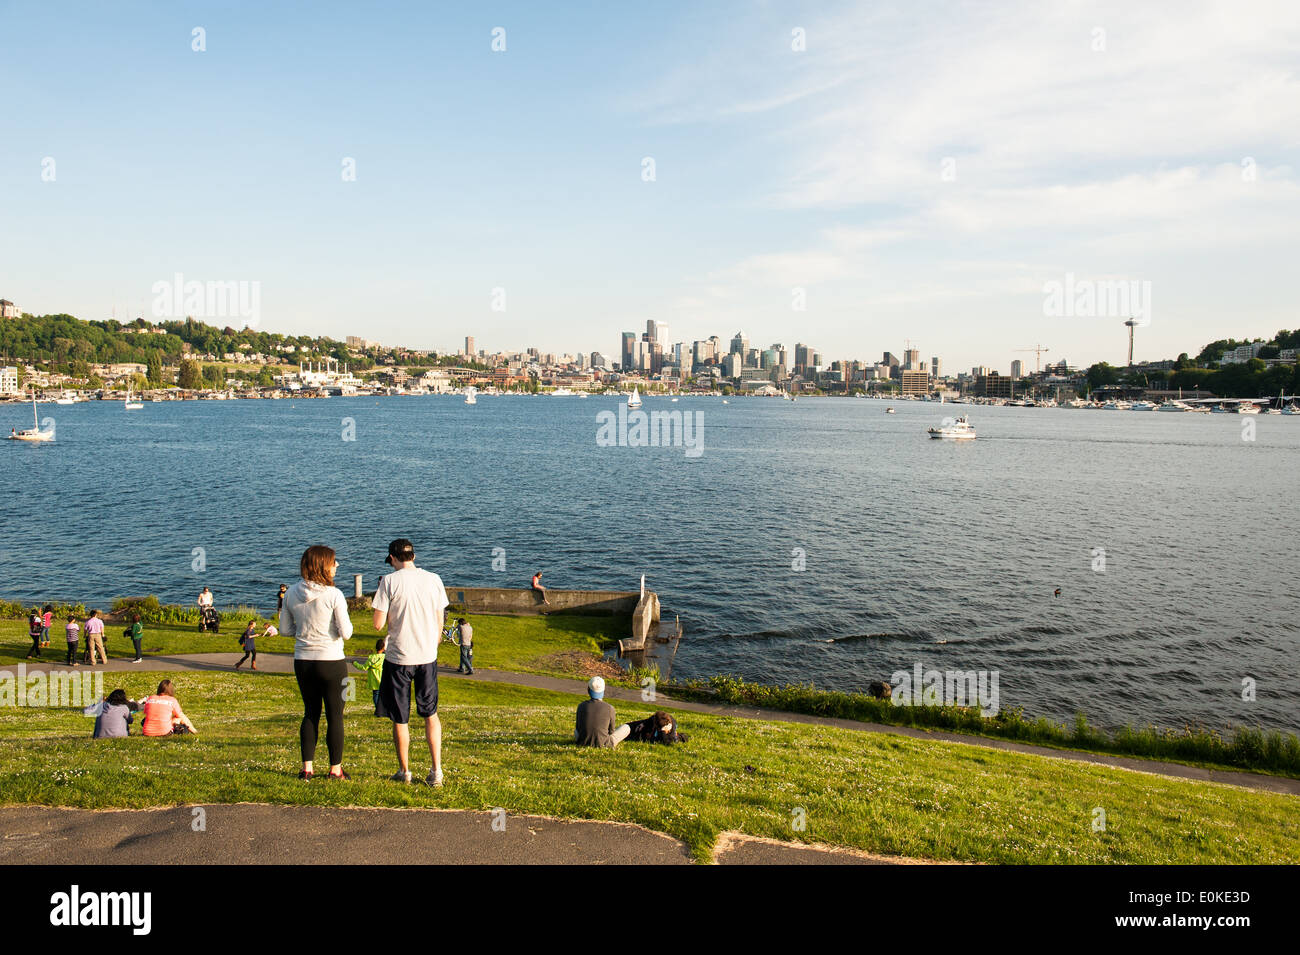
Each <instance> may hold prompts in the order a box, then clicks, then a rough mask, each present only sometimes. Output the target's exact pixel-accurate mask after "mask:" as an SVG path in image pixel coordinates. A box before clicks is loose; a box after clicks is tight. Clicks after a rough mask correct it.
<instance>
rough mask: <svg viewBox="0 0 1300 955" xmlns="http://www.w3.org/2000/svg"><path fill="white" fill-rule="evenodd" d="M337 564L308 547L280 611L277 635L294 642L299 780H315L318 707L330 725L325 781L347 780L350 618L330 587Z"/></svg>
mask: <svg viewBox="0 0 1300 955" xmlns="http://www.w3.org/2000/svg"><path fill="white" fill-rule="evenodd" d="M338 567H339V562H338V561H337V560H336V559H335V555H334V551H333V550H332V549H331V548H329V547H323V546H320V545H317V546H315V547H308V548H307V550H306V551H305V552H304V553H303V555H302V561H301V563H300V564H299V571H300V572H301V574H302V580H300V581H298V582H297V583H296V584H294V585H293V586H292V587H291V588H289V593H287V594H286V595H285V598H284V606H283V607H281V608H280V632H281V633H283V634H284V635H285V636H288V637H295V638H296V639H295V641H294V645H293V672H294V675H295V676H297V677H298V689H299V690H300V691H301V692H302V708H303V717H302V726H301V727H300V728H299V730H298V740H299V743H300V744H301V746H302V772H300V773H299V774H298V778H299V779H311V778H312V776H313V775H314V773H313V770H312V760H313V758H314V757H315V755H316V740H317V737H318V736H319V735H320V713H321V707H322V706H324V708H325V720H326V723H327V724H328V726H327V728H326V732H325V745H326V746H327V747H328V748H329V754H330V772H329V777H328V778H329V779H351V778H352V777H350V776H349V775H348V774H347V773H345V772H344V771H343V765H342V763H343V681H344V680H346V679H347V675H348V665H347V662H346V661H345V660H344V658H343V656H344V655H343V641H344V640H346V639H348V638H349V637H350V636H352V618H351V617H349V616H348V602H347V598H345V597H344V596H343V591H341V590H339V589H338V588H337V587H335V586H334V572H335V571H336V570H338Z"/></svg>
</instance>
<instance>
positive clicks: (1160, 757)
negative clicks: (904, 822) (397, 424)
mask: <svg viewBox="0 0 1300 955" xmlns="http://www.w3.org/2000/svg"><path fill="white" fill-rule="evenodd" d="M453 589H454V588H453ZM126 599H131V600H139V599H142V598H119V599H118V600H117V601H114V603H118V604H120V603H121V601H123V600H126ZM15 606H19V604H18V603H17V602H15V601H3V600H0V619H8V620H11V621H14V622H15V623H18V624H22V621H23V619H24V618H25V616H26V613H27V611H24V612H23V614H22V615H20V616H14V615H12V613H11V611H12V608H13V607H15ZM60 606H61V607H62V608H63V609H62V610H61V611H60V609H59V607H56V608H55V612H56V613H60V612H62V613H66V612H67V611H68V610H69V609H74V608H75V607H76V605H72V606H71V607H69V605H60ZM452 606H455V604H452ZM84 609H86V608H84V605H82V610H83V614H82V615H83V616H84ZM158 609H159V610H161V611H165V612H167V613H168V614H170V615H174V617H175V618H179V619H172V620H169V621H165V622H154V623H152V624H151V623H149V622H147V621H146V622H145V627H146V630H145V635H146V640H147V639H148V638H149V631H150V629H151V628H153V629H154V630H155V632H157V628H159V627H161V628H164V632H167V631H172V632H176V631H182V630H184V631H188V630H189V629H190V628H191V627H193V626H194V625H195V624H196V623H197V614H198V611H197V608H186V607H181V606H178V605H166V604H160V605H159V607H158ZM253 609H254V608H228V609H226V610H220V611H219V613H221V614H222V622H223V623H226V622H227V621H228V620H229V619H230V618H237V619H239V620H241V621H242V620H243V618H244V617H246V616H247V615H248V613H249V612H252V611H253ZM151 611H152V608H151ZM123 612H124V611H122V610H110V611H108V612H107V613H106V614H105V616H104V620H105V624H106V626H110V627H112V626H115V625H117V626H120V625H121V623H122V622H123V621H122V616H121V615H122V613H123ZM355 612H358V611H357V610H356V609H355V608H354V613H355ZM458 612H465V614H466V616H478V617H489V618H490V617H496V616H500V615H498V614H494V613H490V612H479V613H476V614H471V613H469V612H468V611H458ZM562 615H563V613H561V614H549V615H546V616H545V617H543V616H540V615H538V616H536V617H535V618H533V619H538V620H541V619H548V618H550V619H553V618H554V617H556V616H562ZM190 616H192V617H193V621H190V620H189V619H188V618H189V617H190ZM573 616H581V615H580V614H574V615H573ZM259 619H260V620H268V619H269V620H273V621H275V618H273V617H267V616H261V615H260V612H259ZM503 619H505V618H503ZM524 619H529V618H524ZM58 636H59V635H57V634H52V637H58ZM24 639H26V638H25V636H24ZM283 639H290V638H283ZM51 644H52V645H51V647H50V648H48V651H49V652H50V653H56V652H57V650H56V647H57V646H60V645H61V641H59V640H57V639H53V640H52V641H51ZM83 646H84V642H83ZM17 649H18V651H19V652H21V649H22V648H21V647H18V648H17ZM114 649H117V648H116V646H115V647H114ZM160 649H161V648H159V649H155V650H152V651H151V650H149V649H148V648H146V651H145V659H146V660H148V659H156V658H157V657H158V656H159V655H160ZM608 649H609V647H608V646H606V647H603V648H601V650H600V651H599V652H596V651H592V653H593V657H594V660H595V662H597V663H599V662H601V661H608V659H609V658H608V656H607V652H608ZM79 652H80V651H79ZM263 652H264V653H265V654H266V655H268V656H275V655H277V651H272V650H269V649H268V650H265V651H263ZM162 655H163V656H165V657H176V656H180V655H184V654H183V653H177V652H176V651H175V650H172V651H167V652H165V653H163V654H162ZM352 656H356V655H355V654H350V655H349V658H351V657H352ZM16 662H19V661H16ZM40 662H41V663H43V664H49V665H51V668H52V669H54V668H57V669H58V670H63V669H67V670H72V669H73V668H72V667H69V666H68V665H67V664H66V663H61V662H59V661H58V660H57V659H55V658H54V657H53V656H51V657H49V658H45V659H42V660H41V661H40ZM11 665H12V664H4V665H3V666H0V670H2V669H4V668H6V667H9V666H11ZM614 665H616V666H619V667H620V668H621V669H623V671H624V675H625V676H626V677H627V678H629V679H630V680H632V681H634V682H635V681H638V680H639V679H640V678H641V677H643V676H644V675H645V674H646V673H647V672H650V671H646V670H637V669H636V668H634V667H632V666H631V665H628V666H624V663H623V661H621V660H620V661H618V662H617V663H615V664H614ZM481 666H482V667H483V669H485V670H492V669H494V668H491V667H488V666H486V665H482V664H481ZM78 669H79V667H78ZM495 669H501V668H499V667H498V668H495ZM92 671H93V668H92ZM657 682H658V681H657ZM629 685H632V684H629ZM660 686H661V688H662V689H663V691H664V692H666V693H671V694H672V695H673V698H674V699H676V700H680V701H683V702H692V703H702V704H713V705H721V706H730V707H733V708H752V709H759V710H771V711H775V712H784V713H790V714H799V715H803V716H808V717H813V718H831V719H840V720H847V721H850V722H857V723H869V724H878V725H881V726H894V727H899V728H901V729H903V730H910V731H915V732H920V733H925V734H932V733H955V734H960V735H963V736H969V737H976V738H980V739H985V740H990V741H1006V742H1010V743H1019V744H1026V745H1035V746H1045V747H1047V748H1054V749H1058V750H1063V751H1070V752H1079V753H1093V754H1097V755H1101V756H1111V757H1121V758H1124V757H1126V758H1135V759H1152V760H1157V761H1171V762H1179V763H1185V764H1187V765H1194V766H1201V767H1204V768H1212V769H1220V770H1223V771H1229V772H1241V771H1245V772H1254V773H1260V774H1265V775H1276V776H1280V777H1288V778H1300V736H1297V735H1296V734H1295V733H1293V732H1291V731H1290V730H1284V729H1264V728H1262V727H1259V726H1254V727H1252V726H1247V725H1236V726H1227V727H1223V728H1222V730H1215V729H1208V728H1206V727H1205V726H1195V727H1193V726H1190V725H1188V726H1184V727H1183V729H1182V730H1181V731H1179V730H1174V729H1172V728H1167V727H1158V726H1155V725H1154V724H1148V725H1146V726H1145V727H1139V728H1134V727H1133V726H1130V725H1127V724H1126V725H1121V726H1116V727H1103V726H1100V725H1093V724H1091V723H1090V722H1089V721H1088V720H1087V718H1086V717H1085V716H1084V714H1083V713H1081V712H1080V713H1078V714H1077V715H1076V718H1075V721H1074V725H1073V727H1071V726H1070V724H1068V723H1059V722H1057V721H1056V720H1053V719H1051V718H1049V717H1043V716H1038V717H1033V716H1026V715H1025V713H1024V711H1023V708H1009V709H1005V710H998V711H996V712H995V713H994V714H992V715H984V714H983V713H981V711H980V708H979V706H978V704H976V705H970V706H959V705H957V704H956V703H947V702H940V703H937V704H936V703H931V702H922V701H921V699H922V698H921V697H919V696H918V700H917V701H915V702H903V703H901V704H900V703H898V702H897V701H896V700H894V699H892V698H891V697H890V696H888V695H883V696H882V695H879V693H874V694H873V693H862V692H859V691H844V690H828V689H819V688H817V687H815V686H812V685H804V684H789V683H787V684H784V685H781V684H768V683H750V682H747V681H745V680H743V679H739V678H737V677H735V676H732V675H728V674H720V675H715V676H712V677H703V678H688V679H685V680H670V681H663V682H662V683H660ZM1229 734H1230V735H1229Z"/></svg>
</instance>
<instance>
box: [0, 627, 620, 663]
mask: <svg viewBox="0 0 1300 955" xmlns="http://www.w3.org/2000/svg"><path fill="white" fill-rule="evenodd" d="M463 616H464V617H465V619H466V620H468V621H469V622H470V625H471V626H473V628H474V666H475V667H476V668H477V667H488V668H490V669H498V670H517V671H519V672H523V673H541V674H545V675H547V676H579V675H582V673H583V672H584V669H585V667H587V666H589V665H590V662H591V661H594V660H598V659H599V658H600V656H601V652H602V649H603V648H604V647H607V646H609V645H611V644H612V643H614V642H615V641H617V640H618V639H619V638H620V637H627V636H629V635H630V626H631V625H630V622H629V621H628V620H627V619H624V618H615V617H586V616H580V615H578V614H554V615H547V616H545V617H492V616H483V615H479V616H475V615H473V614H464V615H463ZM64 622H66V621H60V620H56V621H55V624H56V626H55V627H54V628H52V630H51V633H50V647H49V649H47V650H43V651H42V656H43V657H44V658H46V659H49V660H55V659H58V660H62V659H63V658H64V654H65V650H66V647H67V644H66V642H64V639H63V623H64ZM79 622H82V623H84V621H79ZM268 622H270V621H267V620H263V625H265V623H268ZM245 623H247V621H245ZM352 625H353V627H354V630H355V632H354V633H353V635H352V639H351V640H349V641H348V642H347V644H346V647H347V651H346V652H347V653H348V655H349V656H352V657H359V658H362V659H364V658H365V657H366V656H368V655H369V654H370V653H372V652H373V651H374V646H375V640H376V639H377V638H378V634H377V633H376V632H375V628H374V627H372V626H371V625H370V613H369V612H368V611H367V612H364V613H363V612H357V613H353V614H352ZM124 626H125V624H124V623H123V624H117V625H116V626H114V625H113V624H109V625H108V626H107V627H106V628H105V631H104V632H105V638H106V639H105V644H106V647H107V650H108V653H109V656H111V657H130V656H131V654H132V653H133V651H132V648H131V642H130V641H129V640H127V639H126V638H125V637H123V636H122V628H123V627H124ZM259 629H260V628H259ZM242 631H243V628H242V627H236V626H234V625H231V624H226V623H223V624H222V626H221V633H216V634H213V633H199V632H198V630H197V628H196V627H194V626H193V625H182V624H145V631H144V641H143V645H144V653H145V656H146V657H149V656H172V655H175V654H181V653H236V652H239V649H240V647H239V643H238V641H237V639H236V638H237V637H238V635H239V634H240V633H241V632H242ZM31 645H32V643H31V640H30V639H29V638H28V636H27V624H26V622H25V621H23V620H0V665H7V664H14V663H20V662H22V660H23V658H24V657H25V656H26V655H27V651H28V650H29V649H31ZM84 647H85V640H84V635H83V640H82V643H81V645H80V649H84ZM257 650H258V652H259V653H292V652H293V639H292V638H291V637H269V638H266V639H261V638H259V639H258V641H257ZM459 653H460V651H459V649H458V648H457V647H455V646H453V645H451V644H443V646H442V647H440V648H439V653H438V657H439V660H440V661H441V662H442V663H444V664H445V663H451V664H452V665H453V666H455V665H456V661H457V660H458V659H459Z"/></svg>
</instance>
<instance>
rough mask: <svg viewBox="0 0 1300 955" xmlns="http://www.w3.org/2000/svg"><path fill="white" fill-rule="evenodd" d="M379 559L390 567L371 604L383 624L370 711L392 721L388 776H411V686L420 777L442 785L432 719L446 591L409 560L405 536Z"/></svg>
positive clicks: (437, 727) (437, 730) (411, 549)
mask: <svg viewBox="0 0 1300 955" xmlns="http://www.w3.org/2000/svg"><path fill="white" fill-rule="evenodd" d="M385 563H388V564H390V565H391V566H392V568H393V572H392V573H391V574H387V575H386V576H385V577H384V578H383V579H382V580H380V581H379V587H378V588H377V589H376V590H375V597H374V601H373V607H374V611H375V617H374V624H375V629H376V630H379V631H382V630H383V629H384V627H385V626H387V627H388V639H387V642H386V645H385V647H384V652H385V655H384V669H383V673H382V675H381V676H380V679H379V701H378V703H377V705H376V707H375V713H376V714H377V715H379V716H386V717H388V718H389V719H390V720H392V721H393V746H394V748H396V750H397V766H398V770H397V773H396V775H394V776H393V779H394V780H396V781H397V782H400V783H409V782H410V781H411V769H410V763H409V762H408V759H407V757H408V755H409V751H410V746H411V731H410V726H409V724H410V721H411V689H412V687H414V689H415V712H416V713H417V714H418V715H420V716H423V717H424V731H425V736H426V737H428V740H429V756H430V758H431V759H432V760H433V768H432V769H431V770H429V775H428V777H427V778H426V779H425V782H427V783H428V784H429V785H430V786H441V785H442V722H441V721H440V720H439V719H438V644H439V642H440V641H441V640H442V618H443V611H445V610H446V609H447V602H448V601H447V591H446V590H445V589H444V588H443V586H442V578H441V577H439V576H438V575H437V574H434V573H430V572H429V571H427V570H421V569H420V568H419V567H416V566H415V546H414V545H413V544H412V543H411V542H410V541H409V540H407V539H406V538H404V537H403V538H399V539H398V540H395V541H393V542H392V543H391V544H389V545H388V557H387V558H386V559H385Z"/></svg>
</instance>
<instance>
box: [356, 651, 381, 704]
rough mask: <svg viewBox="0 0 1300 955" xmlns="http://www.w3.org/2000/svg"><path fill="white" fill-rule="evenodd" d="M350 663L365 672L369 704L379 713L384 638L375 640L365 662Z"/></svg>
mask: <svg viewBox="0 0 1300 955" xmlns="http://www.w3.org/2000/svg"><path fill="white" fill-rule="evenodd" d="M352 665H353V666H354V667H356V668H357V669H358V670H362V671H364V672H365V674H366V689H368V690H369V691H370V705H371V706H373V707H374V708H375V716H378V715H379V682H380V680H381V679H382V678H383V675H384V638H383V637H380V638H379V639H378V640H376V641H375V652H374V653H372V654H370V656H368V657H366V662H365V663H361V662H359V661H357V660H353V661H352Z"/></svg>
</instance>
